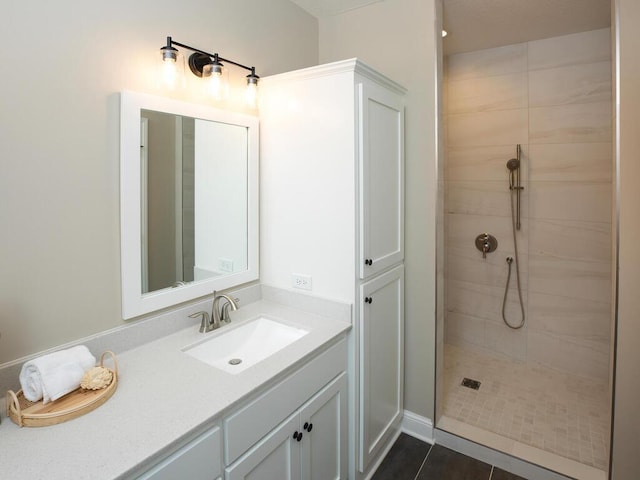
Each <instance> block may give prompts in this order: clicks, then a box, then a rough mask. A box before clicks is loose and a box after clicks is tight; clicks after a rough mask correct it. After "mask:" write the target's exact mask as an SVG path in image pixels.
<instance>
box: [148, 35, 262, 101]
mask: <svg viewBox="0 0 640 480" xmlns="http://www.w3.org/2000/svg"><path fill="white" fill-rule="evenodd" d="M176 46H177V47H181V48H185V49H187V50H190V51H192V52H193V53H192V54H191V55H189V59H188V64H189V69H190V70H191V73H193V74H194V75H196V76H197V77H200V78H204V79H205V80H207V81H208V82H207V83H208V90H209V93H210V94H211V95H212V96H213V97H214V98H215V99H217V100H220V99H222V98H223V97H225V96H227V94H228V88H229V85H228V72H227V69H226V68H225V66H224V64H225V63H226V64H231V65H235V66H236V67H239V68H243V69H245V70H248V71H249V72H250V73H249V75H247V92H246V96H245V99H246V102H247V104H248V105H249V106H250V107H255V106H256V100H257V95H258V80H259V79H260V77H259V76H258V75H256V69H255V67H247V66H246V65H242V64H241V63H237V62H234V61H233V60H229V59H228V58H222V57H221V56H220V55H218V54H217V53H208V52H205V51H204V50H200V49H198V48H194V47H191V46H189V45H185V44H184V43H179V42H176V41H174V40H173V39H172V38H171V37H167V44H166V45H165V46H163V47H162V48H160V55H161V57H162V67H163V68H162V70H163V73H162V75H163V77H164V81H165V83H167V84H168V85H170V86H175V84H176V82H177V78H178V76H179V74H178V70H179V69H180V68H181V64H180V62H179V53H180V52H179V51H178V49H177V48H175V47H176ZM222 62H224V63H222Z"/></svg>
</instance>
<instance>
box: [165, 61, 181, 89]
mask: <svg viewBox="0 0 640 480" xmlns="http://www.w3.org/2000/svg"><path fill="white" fill-rule="evenodd" d="M177 79H178V68H177V66H176V61H175V59H173V60H167V59H164V60H163V61H162V83H164V84H165V86H167V87H169V88H170V89H172V90H173V89H174V88H176V83H177Z"/></svg>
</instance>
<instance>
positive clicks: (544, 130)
mask: <svg viewBox="0 0 640 480" xmlns="http://www.w3.org/2000/svg"><path fill="white" fill-rule="evenodd" d="M609 35H610V31H609V29H603V30H595V31H590V32H584V33H577V34H572V35H567V36H562V37H554V38H550V39H545V40H538V41H533V42H528V43H523V44H517V45H509V46H506V47H499V48H493V49H489V50H482V51H478V52H471V53H462V54H456V55H451V56H449V57H448V58H447V65H446V81H447V88H446V94H447V98H446V106H447V111H446V120H447V149H446V151H447V158H446V162H445V215H446V216H445V236H446V242H445V245H446V270H445V271H446V288H445V290H446V297H447V298H446V306H447V313H446V322H445V335H446V340H447V342H448V343H452V344H457V345H473V346H475V347H478V348H481V349H486V350H489V351H491V352H493V353H497V354H500V355H506V356H508V357H510V358H515V359H518V360H521V361H527V362H533V363H535V362H538V363H542V364H545V365H548V366H551V367H553V368H557V369H560V370H563V371H567V372H571V373H575V374H579V375H589V376H595V377H598V378H606V377H607V374H608V368H609V336H610V322H611V318H610V317H611V309H610V305H611V201H612V200H611V198H612V161H611V158H612V153H611V151H612V148H611V138H612V130H611V128H612V127H611V117H612V114H611V58H610V37H609ZM518 143H519V144H521V145H522V182H523V185H524V187H525V189H524V191H523V194H522V207H521V208H522V210H521V211H522V229H521V230H520V231H519V232H518V233H517V237H518V253H519V260H520V279H521V285H522V295H523V301H524V306H525V315H526V323H525V326H524V327H523V328H522V329H520V330H512V329H510V328H508V327H507V326H506V325H504V323H503V320H502V302H503V296H504V290H505V283H506V280H507V270H508V266H507V262H506V257H507V256H511V257H514V256H515V252H514V242H513V236H512V229H511V211H510V193H509V188H508V170H507V168H506V162H507V160H509V159H510V158H513V157H515V155H516V144H518ZM484 232H487V233H491V234H492V235H494V236H495V237H496V238H497V239H498V243H499V245H498V249H497V251H495V252H494V253H491V254H489V255H488V256H487V259H486V260H483V259H482V254H481V252H479V251H478V250H476V248H475V244H474V240H475V237H476V236H477V235H478V234H480V233H484ZM505 314H506V317H507V319H508V320H509V321H510V322H511V323H512V324H516V325H517V324H518V323H519V322H520V318H521V312H520V306H519V303H518V294H517V289H516V282H515V269H514V271H513V275H512V281H511V285H510V290H509V292H508V296H507V303H506V308H505Z"/></svg>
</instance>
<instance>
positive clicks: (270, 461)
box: [136, 336, 349, 480]
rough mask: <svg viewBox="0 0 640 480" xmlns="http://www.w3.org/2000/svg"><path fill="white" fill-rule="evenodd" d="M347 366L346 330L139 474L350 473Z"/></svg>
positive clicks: (170, 478)
mask: <svg viewBox="0 0 640 480" xmlns="http://www.w3.org/2000/svg"><path fill="white" fill-rule="evenodd" d="M346 370H347V340H346V338H345V337H344V336H342V338H339V339H338V340H337V341H336V342H335V343H334V344H333V345H330V346H328V347H327V348H325V349H324V350H322V351H321V352H320V353H318V354H316V355H315V356H314V357H313V358H311V359H309V360H307V362H306V363H304V364H303V365H302V366H300V367H299V368H297V369H296V370H294V371H293V372H292V373H290V374H289V375H288V376H286V377H285V378H284V379H282V380H280V381H279V382H277V383H276V384H275V385H272V386H271V387H269V388H267V389H266V390H264V391H262V392H257V393H256V394H255V395H254V396H253V398H251V399H250V400H247V401H245V402H244V403H241V404H239V405H238V407H235V408H232V410H231V412H229V413H227V414H226V415H225V416H224V418H223V420H222V422H221V424H220V425H217V426H215V427H213V428H211V429H210V430H208V431H207V432H205V433H203V434H201V435H199V436H198V437H196V438H194V439H193V440H192V441H191V442H189V443H187V444H186V445H185V446H183V447H182V448H180V449H178V450H177V451H176V452H175V453H173V454H171V455H170V456H168V457H167V458H165V459H164V460H162V461H161V462H160V463H158V464H156V465H155V466H154V467H153V468H151V469H150V470H148V471H146V472H145V473H144V474H142V475H141V476H139V477H136V478H138V479H140V480H175V479H180V478H185V479H186V478H188V479H189V480H218V479H222V478H223V467H224V478H225V479H226V480H236V479H249V478H251V479H260V480H262V479H264V480H270V479H274V480H276V479H277V480H340V479H343V480H344V479H347V478H348V473H347V472H348V462H349V460H348V441H347V430H348V425H347V410H348V404H347V395H348V393H347V390H348V389H347V372H346Z"/></svg>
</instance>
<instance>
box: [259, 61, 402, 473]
mask: <svg viewBox="0 0 640 480" xmlns="http://www.w3.org/2000/svg"><path fill="white" fill-rule="evenodd" d="M260 88H261V93H260V98H261V104H260V135H261V145H260V176H261V184H260V192H261V204H260V208H261V214H260V215H261V223H260V225H261V227H260V228H261V235H260V237H261V238H260V251H261V269H260V272H261V280H262V281H263V282H264V283H266V284H268V285H273V286H276V287H281V288H291V287H292V286H296V283H295V278H297V277H294V276H293V275H294V274H303V275H309V276H310V277H312V281H311V282H310V285H311V287H312V288H311V290H312V293H313V294H315V295H318V296H321V297H325V298H335V299H338V300H342V301H345V302H348V303H351V304H352V305H353V318H354V325H353V329H352V331H351V333H350V356H351V363H350V365H351V370H350V382H351V383H350V387H349V393H350V398H349V403H350V408H349V413H350V426H351V437H350V440H351V442H352V444H351V447H352V449H351V451H353V453H354V461H353V462H351V465H350V471H349V478H352V479H353V480H359V479H361V478H366V477H367V476H368V475H369V474H370V473H371V469H372V466H373V465H375V464H376V460H377V459H378V458H379V457H380V455H382V453H383V452H384V450H385V448H386V447H387V446H389V445H390V443H391V442H392V441H393V439H394V436H395V434H396V433H398V431H399V429H400V424H401V421H402V414H403V391H402V389H403V385H402V378H403V356H404V350H403V346H404V337H403V336H404V328H403V325H404V318H403V308H402V306H403V303H404V298H403V288H402V285H403V275H404V269H403V267H402V265H403V262H404V95H405V93H406V91H405V89H404V88H403V87H401V86H400V85H398V84H397V83H395V82H394V81H393V80H390V79H389V78H387V77H385V76H384V75H381V74H380V73H378V72H376V71H374V70H373V69H371V68H370V67H368V66H366V65H365V64H363V63H362V62H360V61H359V60H356V59H352V60H345V61H341V62H335V63H332V64H327V65H320V66H317V67H312V68H307V69H303V70H298V71H295V72H288V73H284V74H281V75H275V76H273V77H266V78H263V79H262V80H261V87H260ZM366 297H373V298H374V302H373V303H371V304H369V303H367V302H365V298H366ZM378 298H379V300H378ZM383 298H384V299H383Z"/></svg>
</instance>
